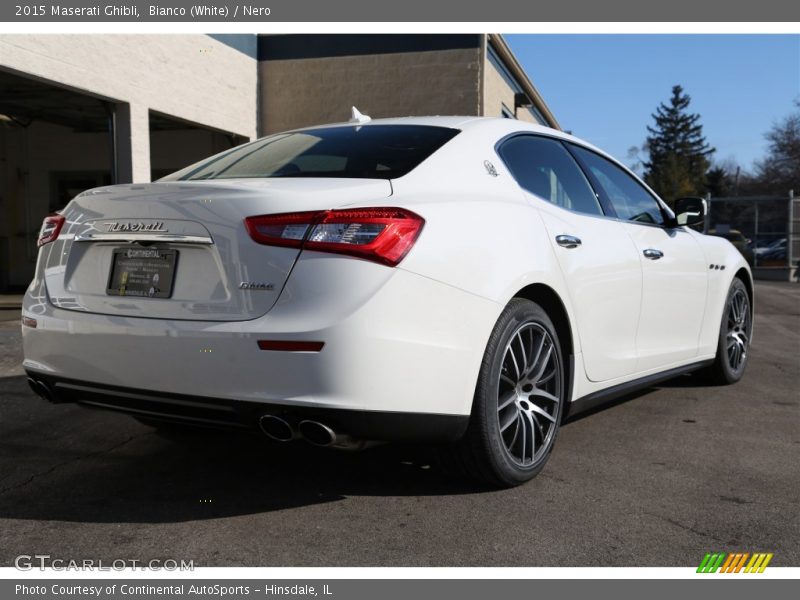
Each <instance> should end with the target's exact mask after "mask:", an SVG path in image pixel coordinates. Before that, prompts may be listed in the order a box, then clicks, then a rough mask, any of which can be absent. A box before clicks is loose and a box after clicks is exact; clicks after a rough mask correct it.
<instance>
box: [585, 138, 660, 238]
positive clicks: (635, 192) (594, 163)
mask: <svg viewBox="0 0 800 600" xmlns="http://www.w3.org/2000/svg"><path fill="white" fill-rule="evenodd" d="M572 148H573V149H574V150H575V153H576V154H578V156H580V157H581V160H583V162H584V163H585V164H586V166H587V167H588V168H589V170H590V171H591V172H592V175H594V176H595V178H596V179H597V181H598V182H599V183H600V187H602V188H603V191H604V192H605V193H606V196H608V199H609V201H610V202H611V204H612V205H613V207H614V210H616V211H617V216H618V217H619V218H620V219H624V220H627V221H637V222H639V223H650V224H654V225H663V224H664V215H663V213H662V212H661V207H660V206H659V204H658V202H657V201H656V199H655V198H653V196H652V195H651V194H650V192H648V191H647V190H646V189H645V188H644V187H642V184H641V183H639V182H638V181H636V179H634V178H633V177H631V175H630V174H629V173H627V172H625V171H624V170H623V169H621V168H619V167H618V166H617V165H615V164H614V163H613V162H611V161H610V160H607V159H605V158H603V157H602V156H600V155H599V154H595V153H594V152H591V151H590V150H586V149H585V148H581V147H580V146H574V145H573V146H572Z"/></svg>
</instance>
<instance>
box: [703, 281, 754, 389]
mask: <svg viewBox="0 0 800 600" xmlns="http://www.w3.org/2000/svg"><path fill="white" fill-rule="evenodd" d="M752 329H753V317H752V312H751V310H750V296H749V295H748V293H747V288H746V287H745V285H744V283H743V282H742V280H741V279H738V278H736V279H734V280H733V283H731V287H730V290H728V296H727V299H726V301H725V308H724V310H723V311H722V323H721V325H720V330H719V340H718V342H717V356H716V358H715V359H714V364H712V365H711V366H710V367H709V368H708V369H707V370H706V373H705V374H706V376H707V378H708V379H709V380H710V381H711V382H712V383H716V384H719V385H728V384H731V383H736V382H737V381H739V380H740V379H741V378H742V375H744V370H745V367H746V366H747V361H748V360H749V358H750V334H751V332H752Z"/></svg>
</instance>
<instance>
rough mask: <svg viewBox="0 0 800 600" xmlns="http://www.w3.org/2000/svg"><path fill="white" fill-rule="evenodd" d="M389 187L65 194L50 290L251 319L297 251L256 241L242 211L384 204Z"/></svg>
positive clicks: (249, 183) (313, 184)
mask: <svg viewBox="0 0 800 600" xmlns="http://www.w3.org/2000/svg"><path fill="white" fill-rule="evenodd" d="M391 193H392V188H391V184H390V183H389V181H387V180H377V179H334V178H296V179H281V178H273V179H241V180H240V179H236V180H225V181H220V180H216V181H188V182H183V181H178V182H162V183H151V184H142V185H116V186H110V187H105V188H97V189H94V190H90V191H88V192H85V193H83V194H81V195H80V196H78V197H76V198H75V199H74V200H73V201H72V202H70V204H69V205H68V206H67V208H66V209H65V210H64V213H63V214H64V217H65V218H66V223H65V224H64V227H63V229H62V232H61V235H60V237H59V239H58V240H57V241H56V242H54V243H52V244H48V245H47V246H45V247H44V248H42V250H43V251H44V250H48V249H49V253H48V254H43V258H44V260H43V261H42V262H43V264H44V272H43V275H44V277H45V281H46V284H47V291H48V296H49V298H50V301H51V302H52V304H54V305H55V306H57V307H59V308H63V309H66V310H79V311H84V312H91V313H101V314H107V315H117V316H124V317H148V318H160V319H187V320H207V321H237V320H248V319H254V318H257V317H260V316H262V315H264V314H266V313H267V312H268V311H269V310H270V308H272V306H273V304H274V303H275V301H276V300H277V298H278V296H279V294H280V292H281V290H282V289H283V286H284V284H285V282H286V279H287V278H288V276H289V274H290V272H291V270H292V267H293V265H294V262H295V260H296V259H297V256H298V254H299V252H300V251H299V250H298V249H295V248H281V247H272V246H264V245H261V244H257V243H256V242H254V241H253V240H252V239H251V238H250V236H249V235H248V233H247V231H246V230H245V227H244V219H245V217H249V216H254V215H264V214H274V213H283V212H295V211H307V210H325V209H331V208H337V207H340V206H343V205H347V204H352V203H357V202H365V201H375V202H376V204H381V203H383V201H384V199H385V198H386V197H387V196H390V195H391ZM170 265H172V266H170ZM112 269H113V270H114V273H112ZM168 280H171V286H170V285H169V283H170V282H169V281H168ZM150 281H152V282H153V283H152V285H151V287H150V288H148V287H147V286H148V285H150V284H149V282H150ZM242 284H245V285H244V286H243V285H242ZM121 288H123V289H121ZM243 288H245V289H243ZM148 290H149V291H148ZM129 294H141V295H138V296H137V295H129ZM166 294H168V297H159V296H164V295H166Z"/></svg>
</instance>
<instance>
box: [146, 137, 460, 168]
mask: <svg viewBox="0 0 800 600" xmlns="http://www.w3.org/2000/svg"><path fill="white" fill-rule="evenodd" d="M457 133H458V130H457V129H450V128H446V127H430V126H424V125H361V126H358V125H356V126H345V127H325V128H319V129H304V130H303V131H294V132H289V133H280V134H277V135H272V136H269V137H266V138H262V139H260V140H257V141H255V142H251V143H249V144H244V145H242V146H237V147H236V148H233V149H231V150H227V151H226V152H222V153H221V154H217V155H216V156H212V157H211V158H207V159H206V160H202V161H200V162H198V163H195V164H193V165H190V166H188V167H186V168H185V169H181V170H180V171H177V172H175V173H173V174H171V175H167V176H166V177H164V178H163V179H161V181H191V180H198V179H234V178H239V177H342V178H351V177H352V178H358V179H395V178H397V177H402V176H403V175H405V174H406V173H408V172H409V171H411V170H412V169H413V168H415V167H416V166H417V165H419V164H420V163H421V162H422V161H424V160H425V159H426V158H428V157H429V156H430V155H431V154H433V153H434V152H436V150H438V149H439V148H441V147H442V146H443V145H444V144H446V143H447V142H448V141H450V140H451V139H452V138H453V137H454V136H455V135H456V134H457Z"/></svg>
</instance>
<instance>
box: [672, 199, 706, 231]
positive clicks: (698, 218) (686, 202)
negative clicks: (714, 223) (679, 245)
mask: <svg viewBox="0 0 800 600" xmlns="http://www.w3.org/2000/svg"><path fill="white" fill-rule="evenodd" d="M707 217H708V203H707V202H706V199H705V198H679V199H678V200H676V201H675V218H676V220H677V221H678V225H686V226H687V227H691V228H692V229H696V230H697V231H701V232H702V233H706V232H707V231H708V219H707Z"/></svg>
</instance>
